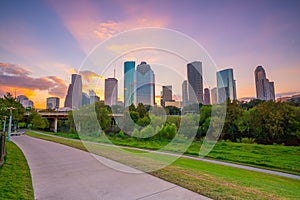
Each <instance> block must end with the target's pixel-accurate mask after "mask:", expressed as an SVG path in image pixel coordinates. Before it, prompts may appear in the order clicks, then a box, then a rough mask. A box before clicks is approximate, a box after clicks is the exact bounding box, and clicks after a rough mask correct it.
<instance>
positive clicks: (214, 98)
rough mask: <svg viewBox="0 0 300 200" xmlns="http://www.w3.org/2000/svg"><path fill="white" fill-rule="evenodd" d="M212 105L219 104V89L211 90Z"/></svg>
mask: <svg viewBox="0 0 300 200" xmlns="http://www.w3.org/2000/svg"><path fill="white" fill-rule="evenodd" d="M210 93H211V104H213V105H215V104H217V103H218V89H217V88H216V87H215V88H213V89H211V91H210Z"/></svg>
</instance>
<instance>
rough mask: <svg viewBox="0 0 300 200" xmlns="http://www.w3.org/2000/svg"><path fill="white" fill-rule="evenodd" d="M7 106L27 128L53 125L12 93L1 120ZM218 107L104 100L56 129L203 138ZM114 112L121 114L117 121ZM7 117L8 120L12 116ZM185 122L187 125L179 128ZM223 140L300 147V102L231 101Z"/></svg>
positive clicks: (2, 101) (1, 104)
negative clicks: (125, 103) (107, 102)
mask: <svg viewBox="0 0 300 200" xmlns="http://www.w3.org/2000/svg"><path fill="white" fill-rule="evenodd" d="M9 107H14V108H16V109H14V110H13V120H14V122H22V123H23V124H24V126H25V127H28V126H30V127H31V128H35V129H40V130H49V128H50V124H49V121H48V120H47V119H46V118H43V117H42V116H41V115H39V114H38V113H37V112H36V111H35V110H30V111H29V112H30V115H29V116H28V117H25V116H24V113H25V112H26V110H25V109H24V108H23V107H22V105H21V104H20V102H18V101H17V99H15V98H14V97H12V95H11V94H9V93H8V94H7V95H5V96H4V97H3V98H0V119H1V121H3V120H4V116H9V110H8V109H7V108H9ZM218 107H219V105H214V106H211V105H202V104H194V105H189V106H187V107H184V108H183V109H182V110H180V109H178V108H176V107H165V108H164V107H157V106H153V107H151V106H145V105H143V104H141V103H140V104H138V105H137V106H134V105H130V106H129V107H128V108H123V107H122V106H112V107H109V106H107V105H105V104H104V103H103V102H95V104H90V105H85V106H83V107H81V108H80V110H75V111H70V112H69V113H68V118H67V120H59V124H58V128H59V129H60V131H62V132H70V133H77V132H85V133H86V134H89V135H90V136H97V135H99V134H100V133H101V134H108V135H111V136H120V137H135V138H138V139H141V140H143V139H154V140H171V139H172V138H174V137H175V135H176V134H177V133H178V134H181V135H182V136H183V137H186V138H188V139H189V138H190V137H194V136H195V140H201V139H202V138H203V137H205V136H206V134H207V132H208V130H209V127H210V126H211V121H213V123H218V120H220V119H218V116H211V113H212V109H218ZM191 110H193V111H195V113H196V115H195V114H192V113H188V114H185V113H186V112H188V111H191ZM91 112H94V113H95V116H96V118H97V122H98V123H93V121H92V120H91V117H93V116H90V115H87V114H85V113H91ZM197 112H198V113H197ZM113 113H118V114H123V115H122V117H119V118H118V119H114V118H113V116H112V114H113ZM180 113H182V115H180ZM197 114H198V115H197ZM74 116H76V118H77V120H74ZM6 120H7V122H8V118H7V119H6ZM76 121H77V122H80V125H79V126H78V124H75V123H76ZM183 123H184V126H180V125H182V124H183ZM220 123H221V122H220ZM6 124H7V125H8V123H6ZM14 124H15V123H14ZM19 124H20V123H19ZM78 127H80V130H78ZM2 128H3V125H2V126H1V129H2ZM192 133H196V135H193V134H192ZM219 139H220V140H230V141H232V142H248V143H254V142H255V143H259V144H285V145H300V106H299V104H298V103H295V102H273V101H262V100H258V99H254V100H251V101H250V102H240V101H237V100H233V101H231V100H229V99H228V100H227V102H226V117H225V121H224V124H223V129H222V132H221V135H220V137H219Z"/></svg>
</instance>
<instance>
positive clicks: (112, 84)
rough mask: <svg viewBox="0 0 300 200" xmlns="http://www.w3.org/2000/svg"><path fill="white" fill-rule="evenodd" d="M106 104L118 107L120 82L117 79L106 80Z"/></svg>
mask: <svg viewBox="0 0 300 200" xmlns="http://www.w3.org/2000/svg"><path fill="white" fill-rule="evenodd" d="M104 102H105V104H106V105H109V106H112V105H117V102H118V80H117V79H115V78H107V79H105V90H104Z"/></svg>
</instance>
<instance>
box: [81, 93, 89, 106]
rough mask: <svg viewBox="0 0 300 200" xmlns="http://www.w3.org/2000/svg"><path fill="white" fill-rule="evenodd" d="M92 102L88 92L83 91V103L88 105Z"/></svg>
mask: <svg viewBox="0 0 300 200" xmlns="http://www.w3.org/2000/svg"><path fill="white" fill-rule="evenodd" d="M88 104H90V97H89V95H88V94H87V93H85V92H83V93H82V105H83V106H84V105H88Z"/></svg>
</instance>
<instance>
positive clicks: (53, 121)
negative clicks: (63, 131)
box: [25, 111, 124, 133]
mask: <svg viewBox="0 0 300 200" xmlns="http://www.w3.org/2000/svg"><path fill="white" fill-rule="evenodd" d="M38 114H40V115H41V116H42V117H45V118H47V119H48V120H49V122H50V128H51V127H52V130H53V131H54V132H55V133H56V132H57V128H58V120H59V119H68V112H66V111H55V112H38ZM29 115H30V113H29V112H27V113H25V116H29ZM111 116H112V117H113V121H112V126H115V125H116V122H115V120H114V118H118V117H123V116H124V115H123V114H121V113H120V114H119V113H114V114H112V115H111Z"/></svg>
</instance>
